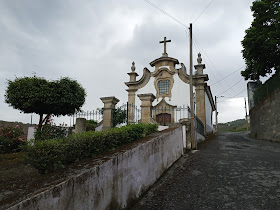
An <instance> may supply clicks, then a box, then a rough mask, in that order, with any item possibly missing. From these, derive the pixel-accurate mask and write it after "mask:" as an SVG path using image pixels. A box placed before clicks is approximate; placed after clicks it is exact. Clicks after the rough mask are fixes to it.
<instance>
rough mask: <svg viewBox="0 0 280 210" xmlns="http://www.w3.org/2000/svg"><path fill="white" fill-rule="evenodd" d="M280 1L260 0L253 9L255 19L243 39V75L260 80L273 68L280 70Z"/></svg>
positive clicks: (246, 77)
mask: <svg viewBox="0 0 280 210" xmlns="http://www.w3.org/2000/svg"><path fill="white" fill-rule="evenodd" d="M279 5H280V1H279V0H258V1H254V2H253V6H252V7H251V10H252V12H253V17H254V20H253V22H252V24H251V27H250V28H249V29H247V30H246V35H245V37H244V39H243V41H242V42H241V43H242V46H243V48H244V49H243V50H242V53H243V58H244V59H245V62H246V69H245V70H244V71H242V72H241V75H242V76H243V77H244V78H245V79H246V80H247V79H252V80H258V79H259V77H260V76H266V75H267V74H270V73H272V71H273V70H275V71H279V70H280V59H279V58H280V6H279Z"/></svg>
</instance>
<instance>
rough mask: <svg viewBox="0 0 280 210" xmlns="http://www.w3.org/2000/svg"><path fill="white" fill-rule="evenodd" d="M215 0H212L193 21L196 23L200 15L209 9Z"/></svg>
mask: <svg viewBox="0 0 280 210" xmlns="http://www.w3.org/2000/svg"><path fill="white" fill-rule="evenodd" d="M213 1H214V0H212V1H211V2H210V3H209V4H208V5H207V6H206V7H205V9H204V10H203V11H202V12H201V13H200V14H199V15H198V17H197V18H196V19H195V20H194V21H193V23H195V21H197V20H198V18H200V16H201V15H202V14H203V13H204V12H205V11H206V10H207V8H208V7H209V6H210V5H211V4H212V2H213Z"/></svg>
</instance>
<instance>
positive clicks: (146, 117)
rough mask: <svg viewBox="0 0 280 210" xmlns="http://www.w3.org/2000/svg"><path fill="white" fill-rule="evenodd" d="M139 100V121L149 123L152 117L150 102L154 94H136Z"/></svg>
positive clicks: (153, 98) (151, 102)
mask: <svg viewBox="0 0 280 210" xmlns="http://www.w3.org/2000/svg"><path fill="white" fill-rule="evenodd" d="M137 96H138V97H139V98H140V100H141V122H142V123H150V122H151V117H152V104H153V101H154V100H155V98H156V97H155V95H154V94H152V93H148V94H139V95H137Z"/></svg>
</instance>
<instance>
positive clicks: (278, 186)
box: [132, 133, 280, 210]
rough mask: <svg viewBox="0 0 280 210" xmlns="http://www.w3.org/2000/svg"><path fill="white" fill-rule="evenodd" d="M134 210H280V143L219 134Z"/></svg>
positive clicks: (171, 172) (184, 160)
mask: <svg viewBox="0 0 280 210" xmlns="http://www.w3.org/2000/svg"><path fill="white" fill-rule="evenodd" d="M132 209H135V210H137V209H157V210H158V209H238V210H239V209H246V210H247V209H248V210H249V209H272V210H275V209H280V143H274V142H268V141H262V140H255V139H251V138H249V137H247V135H246V134H245V133H232V134H220V135H218V136H217V138H216V139H215V140H213V141H212V142H210V143H209V144H207V145H204V146H203V145H202V146H201V147H200V150H199V151H197V152H195V153H193V154H188V155H187V156H184V157H182V158H181V159H179V160H178V161H177V162H176V163H175V164H174V165H173V166H172V168H171V169H170V170H169V171H168V172H167V173H166V174H165V175H164V176H163V177H162V178H161V179H160V180H159V181H158V182H157V183H156V184H155V185H154V186H153V187H152V189H151V190H150V191H149V192H148V193H147V194H146V195H145V196H144V197H143V198H142V199H141V200H140V201H139V202H138V203H137V204H136V205H135V206H134V207H133V208H132Z"/></svg>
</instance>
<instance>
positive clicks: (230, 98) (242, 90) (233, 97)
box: [219, 88, 247, 103]
mask: <svg viewBox="0 0 280 210" xmlns="http://www.w3.org/2000/svg"><path fill="white" fill-rule="evenodd" d="M246 90H247V88H246V89H244V90H242V91H241V92H240V93H237V94H236V95H234V96H232V97H228V99H226V100H223V101H220V102H219V103H222V102H224V101H227V100H229V99H232V98H235V97H236V96H238V95H240V94H241V93H243V92H245V91H246Z"/></svg>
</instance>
